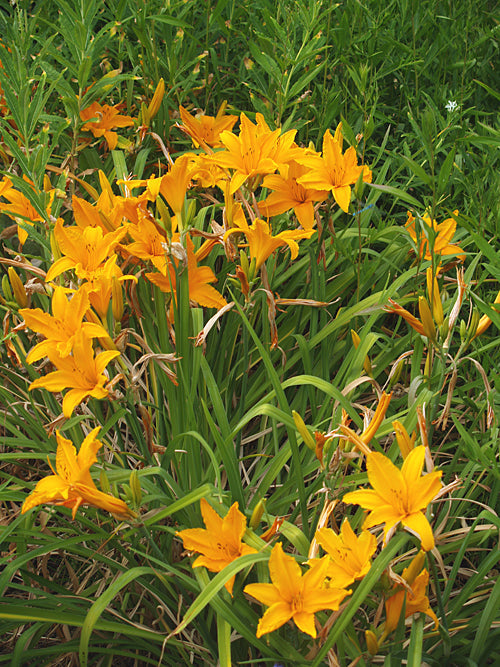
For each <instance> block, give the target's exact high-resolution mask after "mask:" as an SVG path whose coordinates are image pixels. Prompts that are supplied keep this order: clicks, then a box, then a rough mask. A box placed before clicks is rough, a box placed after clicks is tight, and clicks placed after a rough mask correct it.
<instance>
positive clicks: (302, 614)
mask: <svg viewBox="0 0 500 667" xmlns="http://www.w3.org/2000/svg"><path fill="white" fill-rule="evenodd" d="M293 620H294V622H295V624H296V626H297V627H298V628H299V630H302V632H305V633H306V634H308V635H310V636H311V637H312V638H313V639H314V638H315V637H316V625H315V623H314V614H311V613H308V612H306V611H297V612H295V614H294V615H293Z"/></svg>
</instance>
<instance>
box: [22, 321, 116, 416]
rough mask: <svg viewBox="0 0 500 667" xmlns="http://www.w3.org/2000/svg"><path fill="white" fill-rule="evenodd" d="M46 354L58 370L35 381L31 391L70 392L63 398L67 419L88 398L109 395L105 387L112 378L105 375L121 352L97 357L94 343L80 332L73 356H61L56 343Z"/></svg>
mask: <svg viewBox="0 0 500 667" xmlns="http://www.w3.org/2000/svg"><path fill="white" fill-rule="evenodd" d="M45 353H46V354H47V356H48V357H49V359H50V361H51V362H52V363H53V364H54V366H55V367H56V368H57V370H55V371H53V372H52V373H48V374H47V375H44V376H43V377H41V378H38V379H37V380H34V381H33V382H32V383H31V384H30V386H29V389H30V391H31V390H32V389H40V388H44V389H47V391H50V392H54V393H57V392H60V391H63V389H69V390H70V391H68V392H67V394H66V395H65V396H64V399H63V414H64V416H65V417H66V418H67V419H69V417H71V415H72V413H73V410H74V409H75V408H76V406H77V405H78V404H79V403H81V402H82V401H83V400H84V399H85V398H87V396H93V397H94V398H106V396H108V390H107V389H106V387H105V385H106V384H107V383H108V378H107V376H106V375H105V374H104V369H105V368H106V366H107V365H108V364H109V362H110V361H111V360H112V359H114V358H115V357H118V356H119V355H120V353H119V352H118V351H116V350H107V351H105V352H100V353H99V354H98V355H97V356H96V357H94V351H93V349H92V340H91V339H90V338H88V337H87V336H85V333H84V331H83V330H80V331H79V332H78V333H77V334H76V335H75V339H74V343H73V353H72V354H71V355H68V356H67V357H61V356H60V355H59V354H58V353H57V343H56V342H52V347H50V348H49V347H48V349H47V350H46V352H45Z"/></svg>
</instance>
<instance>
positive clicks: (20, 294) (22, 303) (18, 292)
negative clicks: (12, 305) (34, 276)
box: [8, 266, 28, 308]
mask: <svg viewBox="0 0 500 667" xmlns="http://www.w3.org/2000/svg"><path fill="white" fill-rule="evenodd" d="M8 274H9V280H10V286H11V287H12V292H13V293H14V299H15V301H16V303H17V305H18V306H19V308H26V306H27V305H28V295H27V294H26V290H25V289H24V285H23V281H22V280H21V278H20V277H19V276H18V275H17V273H16V271H15V269H14V267H13V266H9V268H8Z"/></svg>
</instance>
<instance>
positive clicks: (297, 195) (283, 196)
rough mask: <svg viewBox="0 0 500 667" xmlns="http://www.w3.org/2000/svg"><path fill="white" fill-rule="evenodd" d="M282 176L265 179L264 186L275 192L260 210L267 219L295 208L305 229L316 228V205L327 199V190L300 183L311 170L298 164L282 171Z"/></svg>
mask: <svg viewBox="0 0 500 667" xmlns="http://www.w3.org/2000/svg"><path fill="white" fill-rule="evenodd" d="M280 171H281V173H280V174H270V175H268V176H266V177H265V178H264V181H263V183H262V186H263V187H265V188H269V189H270V190H273V192H272V193H271V194H270V195H269V196H268V197H267V198H266V199H265V201H263V202H259V210H260V211H261V213H262V214H263V215H265V216H266V218H269V217H272V216H273V215H280V214H281V213H285V211H288V210H290V209H291V208H293V211H294V213H295V215H296V216H297V219H298V221H299V223H300V224H301V225H302V227H303V228H304V229H312V228H313V227H314V222H315V220H314V204H313V202H318V201H323V200H324V199H326V198H327V196H328V192H327V190H313V189H311V188H306V187H304V186H303V185H301V184H300V183H299V182H298V179H299V178H301V176H304V175H305V174H307V173H308V172H309V169H308V168H307V167H305V166H304V165H300V164H299V163H298V162H295V161H292V162H290V163H289V164H288V165H286V166H285V167H284V168H283V169H281V170H280Z"/></svg>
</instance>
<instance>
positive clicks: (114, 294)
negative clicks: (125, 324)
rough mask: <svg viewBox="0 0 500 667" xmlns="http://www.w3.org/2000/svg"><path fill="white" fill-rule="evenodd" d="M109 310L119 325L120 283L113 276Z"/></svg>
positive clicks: (121, 315) (120, 310)
mask: <svg viewBox="0 0 500 667" xmlns="http://www.w3.org/2000/svg"><path fill="white" fill-rule="evenodd" d="M111 309H112V311H113V318H114V320H115V323H116V324H120V322H121V321H122V317H123V292H122V285H121V282H120V281H119V280H118V278H117V277H116V276H113V278H112V282H111Z"/></svg>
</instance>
